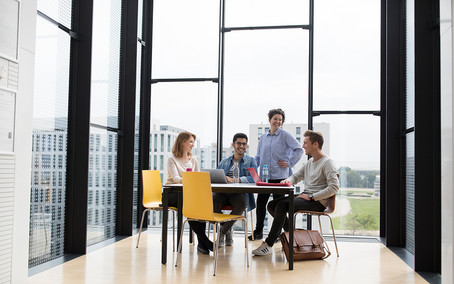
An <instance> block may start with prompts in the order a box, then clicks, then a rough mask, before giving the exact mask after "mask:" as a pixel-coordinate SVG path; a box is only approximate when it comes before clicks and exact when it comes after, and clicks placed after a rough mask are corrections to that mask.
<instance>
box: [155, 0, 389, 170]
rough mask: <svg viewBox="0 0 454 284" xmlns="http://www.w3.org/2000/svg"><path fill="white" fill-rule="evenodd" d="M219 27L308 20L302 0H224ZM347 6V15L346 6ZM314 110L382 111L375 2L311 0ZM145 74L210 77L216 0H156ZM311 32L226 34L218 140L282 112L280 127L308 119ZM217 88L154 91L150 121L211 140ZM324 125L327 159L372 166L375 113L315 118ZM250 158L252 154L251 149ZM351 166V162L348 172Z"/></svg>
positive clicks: (180, 86) (158, 87)
mask: <svg viewBox="0 0 454 284" xmlns="http://www.w3.org/2000/svg"><path fill="white" fill-rule="evenodd" d="M225 3H226V9H225V15H226V18H225V23H226V24H225V26H226V27H239V26H269V25H304V24H308V19H309V17H308V7H309V2H308V1H301V0H298V1H288V0H287V1H279V2H276V1H264V0H261V1H239V0H238V1H228V0H227V1H225ZM353 7H354V9H353ZM314 10H315V12H314V13H315V16H314V21H315V24H314V110H379V108H380V89H379V80H380V77H379V76H380V73H379V72H380V65H379V62H380V53H379V51H380V49H379V48H380V2H379V1H378V0H373V1H372V0H347V1H335V0H326V1H323V0H322V1H315V9H314ZM154 13H155V21H154V32H153V33H154V37H153V66H152V70H153V71H152V77H153V78H154V79H157V78H185V77H186V78H196V77H204V78H211V77H217V76H218V75H217V72H218V71H217V60H218V59H217V58H218V24H219V22H218V15H219V4H218V1H209V0H198V1H186V0H180V1H174V0H165V1H164V0H158V1H155V6H154ZM308 45H309V44H308V32H307V31H305V30H301V29H291V30H267V31H234V32H229V33H226V34H225V54H224V55H225V61H224V72H225V73H224V97H225V98H224V106H225V107H224V121H225V123H224V125H223V129H224V141H223V144H224V145H226V144H228V143H230V139H231V136H232V135H233V134H234V133H236V132H245V133H248V131H249V124H256V123H261V122H263V123H267V120H268V119H267V113H268V110H270V109H272V108H282V109H283V110H284V111H285V112H286V121H287V122H293V123H307V121H308V114H307V109H308V100H307V93H308ZM216 108H217V84H214V83H211V82H206V83H172V84H171V83H158V84H153V85H152V116H153V119H158V120H159V122H160V123H161V124H163V125H165V124H169V125H173V126H177V127H180V128H183V129H187V130H189V131H192V132H194V133H196V134H197V135H198V137H199V138H200V140H201V144H203V145H209V144H210V143H212V142H215V141H216ZM314 122H328V123H330V125H331V128H330V129H331V133H330V137H331V139H332V140H335V141H331V149H330V153H331V156H332V157H333V158H334V159H335V160H339V161H341V163H345V164H348V165H350V166H353V167H364V168H377V169H378V166H379V157H380V155H379V151H380V149H379V137H380V136H379V126H380V124H379V117H373V116H371V115H369V116H346V115H342V116H339V115H336V116H321V117H316V118H314ZM252 154H253V153H252ZM355 165H356V166H355Z"/></svg>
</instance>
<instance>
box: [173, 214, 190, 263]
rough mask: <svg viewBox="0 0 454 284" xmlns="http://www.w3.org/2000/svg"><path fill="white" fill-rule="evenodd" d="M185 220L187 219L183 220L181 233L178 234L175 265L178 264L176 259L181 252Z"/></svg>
mask: <svg viewBox="0 0 454 284" xmlns="http://www.w3.org/2000/svg"><path fill="white" fill-rule="evenodd" d="M187 221H188V219H186V220H184V222H183V225H182V226H181V234H180V239H179V242H178V250H177V259H176V260H175V267H177V265H178V259H179V256H180V254H181V243H182V240H183V233H184V226H185V225H186V222H187Z"/></svg>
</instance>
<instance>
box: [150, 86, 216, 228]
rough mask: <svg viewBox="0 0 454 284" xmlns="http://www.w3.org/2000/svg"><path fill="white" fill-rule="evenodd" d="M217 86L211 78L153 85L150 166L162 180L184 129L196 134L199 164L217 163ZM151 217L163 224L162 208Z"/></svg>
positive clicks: (154, 222)
mask: <svg viewBox="0 0 454 284" xmlns="http://www.w3.org/2000/svg"><path fill="white" fill-rule="evenodd" d="M217 87H218V86H217V84H214V83H211V82H204V83H158V84H153V85H152V90H151V94H152V98H151V117H152V126H151V129H150V169H152V170H159V171H160V172H161V181H162V183H163V184H164V183H165V182H166V180H167V160H168V158H169V157H170V155H172V146H173V144H174V142H175V139H176V137H177V136H178V133H179V132H181V131H189V132H192V133H194V134H195V135H196V136H197V139H196V143H195V145H194V148H193V150H192V152H193V153H194V155H195V156H196V157H197V161H198V162H199V167H200V168H215V167H216V121H217V118H216V110H217ZM162 139H163V140H162ZM149 218H150V219H149V225H150V226H161V222H162V221H161V220H162V216H161V213H160V212H153V213H150V217H149ZM169 222H170V218H169Z"/></svg>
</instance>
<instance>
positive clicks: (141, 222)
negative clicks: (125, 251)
mask: <svg viewBox="0 0 454 284" xmlns="http://www.w3.org/2000/svg"><path fill="white" fill-rule="evenodd" d="M147 211H150V210H149V209H145V210H144V211H143V213H142V220H140V229H139V236H138V238H137V245H136V248H138V247H139V241H140V234H142V226H143V218H144V217H145V213H147Z"/></svg>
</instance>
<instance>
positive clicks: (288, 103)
mask: <svg viewBox="0 0 454 284" xmlns="http://www.w3.org/2000/svg"><path fill="white" fill-rule="evenodd" d="M307 36H308V33H307V31H302V30H273V31H244V32H241V33H240V32H238V33H231V34H228V35H227V36H226V41H225V51H226V52H225V53H226V56H225V62H226V64H225V71H224V72H225V75H224V81H225V85H224V97H225V98H224V109H225V113H224V128H223V129H224V141H223V145H224V147H226V146H228V145H230V144H231V142H232V141H231V139H232V137H233V135H234V134H235V133H237V132H244V133H246V134H247V133H248V132H249V131H250V127H251V125H252V124H262V123H263V124H264V125H266V126H269V123H268V117H267V114H268V111H269V110H270V109H274V108H281V109H283V110H284V111H285V114H286V117H285V123H284V125H286V124H300V123H306V124H307V117H308V115H307V89H308V85H307V82H308V67H307V66H308V37H307ZM264 127H265V126H264ZM262 130H264V128H263V129H262ZM254 131H255V130H254ZM262 133H264V132H262ZM250 134H251V140H252V139H254V140H257V139H258V136H257V135H258V133H256V132H253V133H250ZM253 137H255V138H253ZM250 150H251V153H253V154H254V155H255V149H254V148H253V145H252V144H250Z"/></svg>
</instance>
